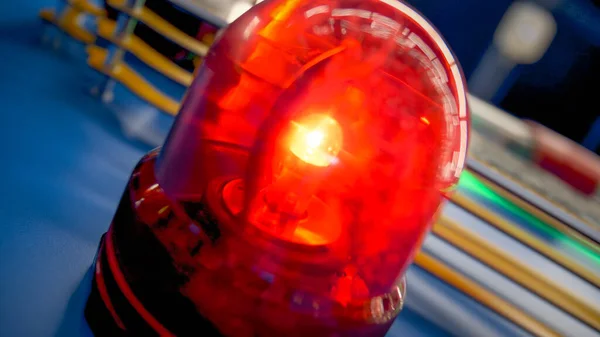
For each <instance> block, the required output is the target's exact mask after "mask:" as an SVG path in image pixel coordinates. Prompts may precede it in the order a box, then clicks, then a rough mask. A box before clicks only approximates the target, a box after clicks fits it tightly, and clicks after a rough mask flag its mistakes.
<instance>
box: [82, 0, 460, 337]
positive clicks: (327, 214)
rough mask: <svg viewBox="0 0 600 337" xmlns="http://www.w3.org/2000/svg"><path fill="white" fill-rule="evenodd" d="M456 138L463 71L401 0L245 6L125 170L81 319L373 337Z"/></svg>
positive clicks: (134, 328)
mask: <svg viewBox="0 0 600 337" xmlns="http://www.w3.org/2000/svg"><path fill="white" fill-rule="evenodd" d="M467 133H468V113H467V104H466V98H465V86H464V80H463V77H462V74H461V71H460V68H459V65H458V63H457V61H456V59H455V58H454V56H453V55H452V52H451V51H450V50H449V48H448V47H447V45H446V44H445V42H444V41H443V40H442V38H441V37H440V35H439V33H438V32H437V31H436V30H435V29H434V28H433V27H432V26H431V24H429V23H428V22H427V21H426V20H425V19H424V18H423V17H422V16H420V15H419V14H418V13H417V12H416V11H415V10H413V9H412V8H410V7H409V6H407V5H405V4H404V3H402V2H398V1H396V0H312V1H310V0H305V1H303V0H274V1H265V2H263V3H261V4H260V5H257V6H255V7H254V8H252V9H251V10H250V11H248V12H247V13H245V14H244V15H242V16H241V17H240V18H239V19H238V20H236V21H235V22H233V23H232V24H231V25H230V26H229V27H228V28H227V29H226V30H225V31H224V32H223V33H222V34H221V35H220V37H219V39H218V41H217V42H216V43H215V45H214V46H213V48H212V49H211V50H210V52H209V54H208V55H207V57H206V60H205V62H204V65H203V66H202V67H201V68H200V69H199V70H198V72H197V76H196V79H195V80H194V83H193V84H192V86H191V87H190V89H189V90H188V92H187V95H186V98H185V100H184V102H183V105H182V108H181V111H180V113H179V116H178V118H177V120H176V122H175V125H174V126H173V129H172V130H171V133H170V135H169V137H168V140H167V141H166V143H165V145H164V147H163V148H162V149H160V150H156V151H154V152H152V153H150V154H148V155H147V156H146V157H144V158H143V159H142V160H141V162H140V163H139V164H138V166H137V167H136V168H135V171H134V172H133V174H132V176H131V179H130V181H129V183H128V185H127V188H126V191H125V193H124V195H123V198H122V201H121V204H120V206H119V208H118V210H117V213H116V215H115V217H114V220H113V223H112V225H111V227H110V229H109V231H108V233H107V234H106V235H105V236H104V238H103V240H102V243H101V247H100V250H99V252H98V256H97V260H96V265H95V277H94V284H93V287H92V288H93V289H92V294H91V295H90V298H89V300H88V305H87V307H86V317H87V319H88V322H89V323H90V326H91V327H92V329H93V330H94V331H95V333H96V334H97V335H106V336H152V335H160V336H174V335H176V336H188V335H190V336H191V335H194V336H231V337H250V336H314V337H317V336H370V337H376V336H383V335H385V333H386V331H387V330H388V328H389V326H390V325H391V323H392V321H393V319H394V318H395V317H396V315H397V314H398V312H399V311H400V309H401V308H402V303H403V300H404V290H405V285H404V278H403V275H404V272H405V270H406V268H407V267H408V265H409V264H410V263H411V261H412V258H413V255H414V254H415V252H416V251H417V249H418V248H419V246H420V243H421V242H422V240H423V238H424V236H425V235H426V234H427V232H428V230H429V228H430V226H431V223H432V221H433V218H434V217H435V215H436V213H437V211H438V209H439V207H440V204H441V203H442V201H443V199H444V197H445V195H446V194H447V193H449V191H450V189H451V187H452V186H453V185H454V184H455V183H456V182H457V180H458V177H459V175H460V172H461V170H462V168H463V164H464V162H465V154H466V147H467Z"/></svg>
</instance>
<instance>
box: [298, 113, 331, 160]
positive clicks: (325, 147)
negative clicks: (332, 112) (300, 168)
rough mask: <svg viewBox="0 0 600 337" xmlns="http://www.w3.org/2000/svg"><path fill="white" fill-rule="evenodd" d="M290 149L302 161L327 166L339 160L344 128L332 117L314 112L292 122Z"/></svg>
mask: <svg viewBox="0 0 600 337" xmlns="http://www.w3.org/2000/svg"><path fill="white" fill-rule="evenodd" d="M292 128H293V129H292V135H291V137H290V147H289V149H290V151H291V152H292V153H293V154H294V155H296V157H298V158H300V159H301V160H302V161H304V162H306V163H308V164H311V165H314V166H319V167H326V166H329V165H331V164H332V163H334V162H335V161H336V160H337V154H338V153H339V152H340V149H341V147H342V128H341V127H340V124H339V123H338V122H337V121H336V120H335V119H333V118H332V117H330V116H328V115H325V114H312V115H309V116H307V117H304V118H302V119H301V120H299V121H294V122H292Z"/></svg>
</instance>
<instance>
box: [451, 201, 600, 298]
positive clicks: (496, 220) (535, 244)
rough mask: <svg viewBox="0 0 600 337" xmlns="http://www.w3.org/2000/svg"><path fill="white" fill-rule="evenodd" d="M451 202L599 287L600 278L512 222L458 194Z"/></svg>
mask: <svg viewBox="0 0 600 337" xmlns="http://www.w3.org/2000/svg"><path fill="white" fill-rule="evenodd" d="M452 201H453V202H455V203H456V204H457V205H459V206H460V207H462V208H464V209H466V210H467V211H469V212H471V213H473V214H474V215H476V216H477V217H479V218H481V219H483V220H485V221H486V222H487V223H488V224H490V225H492V226H494V227H496V228H497V229H499V230H500V231H502V232H504V233H506V234H507V235H509V236H511V237H513V238H515V239H516V240H518V241H520V242H521V243H523V244H525V245H527V246H528V247H530V248H532V249H533V250H535V251H537V252H539V253H540V254H542V255H544V256H546V257H547V258H549V259H551V260H552V261H554V262H556V263H557V264H559V265H561V266H563V267H564V268H566V269H568V270H570V271H571V272H573V273H575V274H576V275H578V276H579V277H581V278H583V279H584V280H586V281H588V282H589V283H591V284H593V285H595V286H596V287H600V278H599V277H598V276H597V275H595V274H594V273H592V272H590V271H589V270H588V269H586V268H585V267H583V266H581V265H580V264H578V263H576V262H575V261H573V260H572V259H570V258H569V257H567V256H565V255H563V254H561V253H560V252H558V251H556V250H554V249H552V248H551V247H550V246H548V245H547V244H546V243H544V242H543V241H542V240H540V239H538V238H536V237H534V236H532V235H530V234H529V233H527V232H525V231H524V230H522V229H520V228H519V226H518V225H516V224H514V223H513V222H511V221H509V220H506V219H504V218H502V217H500V216H498V215H497V214H495V213H494V212H492V211H490V210H488V209H486V208H484V207H482V206H480V205H478V204H477V203H475V202H474V201H473V200H471V199H469V198H467V197H465V196H464V195H461V194H460V193H456V194H454V195H453V196H452Z"/></svg>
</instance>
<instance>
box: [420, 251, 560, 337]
mask: <svg viewBox="0 0 600 337" xmlns="http://www.w3.org/2000/svg"><path fill="white" fill-rule="evenodd" d="M415 263H416V264H417V265H418V266H419V267H421V268H423V269H425V270H427V271H428V272H430V273H431V274H433V275H435V276H436V277H438V278H440V279H441V280H442V281H444V282H446V283H448V284H449V285H451V286H452V287H454V288H456V289H458V290H460V291H461V292H463V293H465V294H466V295H468V296H470V297H472V298H473V299H475V300H476V301H478V302H479V303H481V304H483V305H484V306H486V307H488V308H490V309H491V310H493V311H494V312H496V313H498V314H499V315H501V316H503V317H505V318H506V319H508V320H509V321H512V322H513V323H515V324H516V325H518V326H520V327H521V328H523V329H524V330H526V331H528V332H529V333H531V334H532V335H534V336H537V337H559V336H561V334H559V333H558V332H556V331H554V330H553V329H552V328H550V327H548V326H546V325H545V324H543V323H542V322H540V321H538V320H536V319H535V318H533V317H531V316H530V315H528V314H527V313H525V312H524V311H522V310H520V309H519V308H517V307H516V306H514V305H512V304H510V303H509V302H507V301H506V300H504V299H503V298H501V297H499V296H497V295H495V294H494V293H492V292H490V291H488V290H487V289H485V288H484V287H482V286H480V285H479V284H478V283H477V282H475V281H473V280H471V279H469V278H467V277H465V276H463V275H461V274H460V273H458V272H457V271H455V270H452V269H451V268H450V267H448V266H446V265H444V264H443V263H442V262H441V261H439V260H437V259H436V258H434V257H432V256H430V255H428V254H426V253H419V254H418V255H417V256H416V257H415Z"/></svg>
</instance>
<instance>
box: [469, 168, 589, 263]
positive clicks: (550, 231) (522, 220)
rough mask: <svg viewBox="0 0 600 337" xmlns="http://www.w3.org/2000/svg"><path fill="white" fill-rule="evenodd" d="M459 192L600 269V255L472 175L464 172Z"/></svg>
mask: <svg viewBox="0 0 600 337" xmlns="http://www.w3.org/2000/svg"><path fill="white" fill-rule="evenodd" d="M458 191H459V192H461V193H464V194H466V195H467V196H469V197H471V198H473V199H474V200H476V201H478V202H481V203H483V204H487V205H490V206H493V207H494V208H496V209H498V210H499V211H500V212H499V213H500V215H502V216H504V217H507V216H508V217H510V218H511V219H517V220H518V223H519V224H521V225H524V226H526V228H527V229H529V230H530V231H534V232H536V233H538V234H541V236H543V237H545V238H547V240H549V241H552V242H553V243H554V244H557V245H559V246H561V247H564V248H566V249H568V250H569V251H572V252H576V253H577V254H579V255H580V256H583V257H585V258H586V260H588V261H590V262H593V263H594V264H596V265H597V267H600V254H598V253H597V252H595V251H593V250H592V249H590V248H589V247H587V246H585V245H583V244H582V243H580V242H578V241H576V240H575V239H573V238H572V237H570V236H568V235H566V234H564V233H562V232H561V231H559V230H557V229H556V228H554V227H552V226H551V225H550V224H548V223H546V222H544V221H542V220H541V219H539V218H537V217H536V216H535V215H533V214H531V213H529V212H527V211H525V210H524V209H522V208H520V207H519V206H518V205H516V204H515V203H513V202H512V201H510V200H508V199H506V198H504V197H503V196H501V195H499V194H498V193H496V192H495V191H494V190H492V189H491V188H490V187H488V186H487V185H485V183H483V182H482V181H481V180H479V179H477V177H475V176H474V175H473V174H472V173H470V172H468V171H465V172H463V174H462V176H461V179H460V183H459V185H458Z"/></svg>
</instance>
